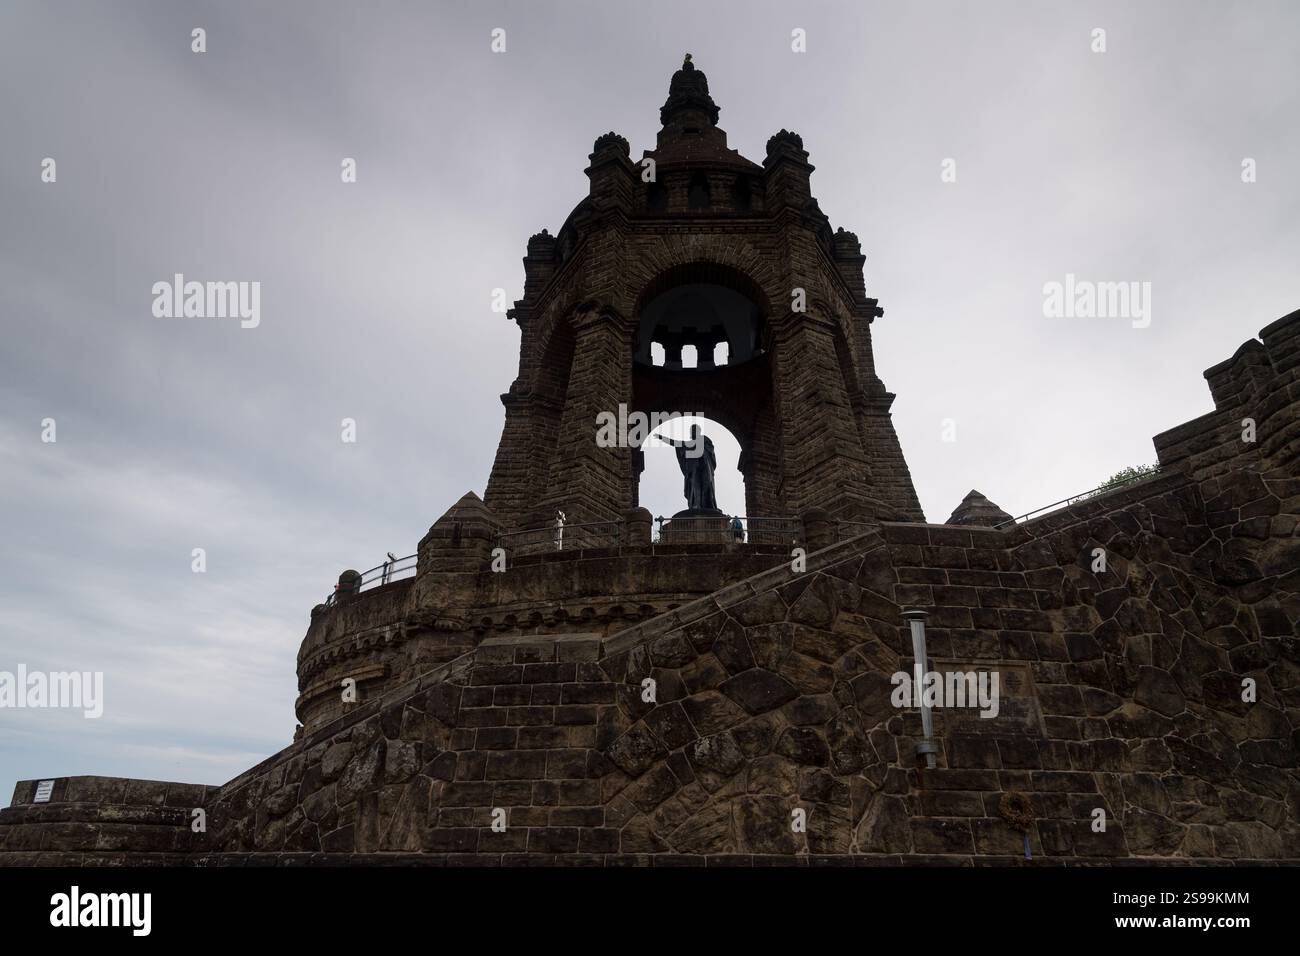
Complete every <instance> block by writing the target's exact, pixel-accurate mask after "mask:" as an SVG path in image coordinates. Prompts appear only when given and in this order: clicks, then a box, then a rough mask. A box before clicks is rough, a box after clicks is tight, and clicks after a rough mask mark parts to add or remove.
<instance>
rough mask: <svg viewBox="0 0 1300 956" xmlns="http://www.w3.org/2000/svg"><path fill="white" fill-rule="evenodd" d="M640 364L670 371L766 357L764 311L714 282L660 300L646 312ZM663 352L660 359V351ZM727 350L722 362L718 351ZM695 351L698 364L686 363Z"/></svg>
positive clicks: (638, 352) (674, 290)
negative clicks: (763, 326) (763, 339)
mask: <svg viewBox="0 0 1300 956" xmlns="http://www.w3.org/2000/svg"><path fill="white" fill-rule="evenodd" d="M638 334H639V339H638V342H637V350H636V361H637V362H639V363H640V364H642V365H656V366H657V365H661V364H662V365H663V366H664V367H665V368H669V369H680V368H698V369H711V368H714V367H716V366H718V365H739V364H740V363H741V362H746V361H748V360H749V359H751V358H754V357H755V356H756V355H759V354H761V352H762V349H763V343H762V313H761V311H760V310H759V307H758V305H757V304H755V303H754V302H753V301H752V300H751V299H750V298H749V297H748V296H745V295H742V294H741V293H739V292H737V291H736V290H735V289H731V288H728V287H726V286H722V285H716V284H714V283H709V282H696V283H687V284H684V285H680V286H676V287H674V288H671V289H669V290H668V291H666V292H662V293H660V294H659V295H657V296H654V297H653V298H652V299H651V300H650V301H649V302H647V303H646V304H645V305H644V306H643V307H642V309H641V319H640V331H639V333H638ZM656 346H658V347H659V349H660V350H662V354H663V359H662V361H660V360H659V359H657V358H656V357H655V356H656V355H658V354H659V353H658V352H656V351H654V349H655V347H656ZM719 346H722V347H723V353H722V356H721V358H719V354H718V347H719ZM687 350H689V351H690V352H691V354H692V355H693V360H692V361H689V362H687V361H684V357H685V353H686V351H687Z"/></svg>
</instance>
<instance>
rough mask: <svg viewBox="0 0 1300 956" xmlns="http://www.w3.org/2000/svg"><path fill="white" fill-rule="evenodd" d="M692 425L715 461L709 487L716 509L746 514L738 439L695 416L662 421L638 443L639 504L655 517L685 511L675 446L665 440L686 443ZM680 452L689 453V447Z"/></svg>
mask: <svg viewBox="0 0 1300 956" xmlns="http://www.w3.org/2000/svg"><path fill="white" fill-rule="evenodd" d="M692 425H697V426H699V428H700V434H701V435H702V436H705V437H707V438H708V439H709V441H711V442H712V443H713V454H714V460H715V462H716V466H715V468H714V471H713V488H714V497H715V499H716V502H717V507H718V510H720V511H722V512H723V513H724V514H726V515H728V516H732V515H742V516H743V515H744V514H745V513H746V509H745V476H744V475H743V474H742V472H741V470H740V463H741V455H742V449H741V445H740V441H739V439H738V438H737V437H736V436H735V435H734V434H732V432H731V431H730V430H729V429H728V428H726V427H725V426H724V425H722V424H721V423H720V422H717V421H714V420H713V419H711V418H705V417H702V416H697V415H689V416H684V417H680V418H673V419H671V420H669V421H667V422H665V423H663V424H662V425H660V426H659V427H658V428H657V429H655V430H654V431H653V432H652V433H651V436H650V438H648V439H647V440H646V442H645V444H644V445H642V446H641V450H642V453H643V455H644V463H645V470H644V471H643V472H642V473H641V484H640V493H639V498H640V502H641V506H642V507H643V508H648V509H649V510H650V513H651V514H652V515H654V516H655V517H656V518H658V517H664V518H670V517H672V516H673V515H674V514H677V513H678V512H679V511H685V510H686V507H687V501H686V497H685V492H684V489H683V483H684V478H683V475H682V469H681V465H680V464H679V462H678V456H677V449H676V448H675V447H674V446H672V445H670V444H669V443H668V441H666V440H665V439H670V440H673V441H679V442H688V441H689V440H690V437H691V426H692ZM701 450H702V449H701ZM684 451H685V452H690V451H691V449H689V448H687V449H684Z"/></svg>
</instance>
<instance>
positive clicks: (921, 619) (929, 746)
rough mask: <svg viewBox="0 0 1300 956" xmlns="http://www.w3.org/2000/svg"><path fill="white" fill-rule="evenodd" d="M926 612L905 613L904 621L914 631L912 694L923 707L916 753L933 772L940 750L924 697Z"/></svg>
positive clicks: (926, 664)
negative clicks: (922, 757) (923, 757)
mask: <svg viewBox="0 0 1300 956" xmlns="http://www.w3.org/2000/svg"><path fill="white" fill-rule="evenodd" d="M929 616H930V615H929V613H928V612H926V611H918V610H911V611H904V612H903V620H905V621H907V623H908V625H909V626H910V627H911V629H912V659H913V662H914V663H913V673H914V677H913V680H912V693H913V694H915V695H916V696H915V698H914V699H915V700H918V701H920V707H921V742H920V743H918V744H917V745H916V752H917V753H918V754H923V755H924V756H925V765H926V766H927V767H928V768H930V769H931V770H933V769H934V768H935V766H936V765H937V763H938V753H939V748H938V746H937V745H936V744H935V742H934V715H933V714H931V713H930V707H929V705H927V704H926V703H925V699H924V697H923V696H922V688H923V687H924V686H925V674H926V672H927V671H928V670H929V666H928V662H927V661H926V656H925V619H926V618H927V617H929Z"/></svg>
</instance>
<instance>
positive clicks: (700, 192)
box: [686, 173, 712, 209]
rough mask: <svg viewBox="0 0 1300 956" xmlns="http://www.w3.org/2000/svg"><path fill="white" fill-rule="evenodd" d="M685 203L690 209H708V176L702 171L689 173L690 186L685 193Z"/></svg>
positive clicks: (709, 197) (710, 200)
mask: <svg viewBox="0 0 1300 956" xmlns="http://www.w3.org/2000/svg"><path fill="white" fill-rule="evenodd" d="M686 205H687V206H688V207H689V208H691V209H708V208H709V206H710V205H712V197H711V196H710V194H709V177H708V176H705V175H704V173H692V174H691V182H690V187H689V189H688V190H687V193H686Z"/></svg>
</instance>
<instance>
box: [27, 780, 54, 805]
mask: <svg viewBox="0 0 1300 956" xmlns="http://www.w3.org/2000/svg"><path fill="white" fill-rule="evenodd" d="M53 792H54V781H53V780H40V781H37V783H36V796H35V797H33V798H32V803H49V802H50V794H52V793H53Z"/></svg>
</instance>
